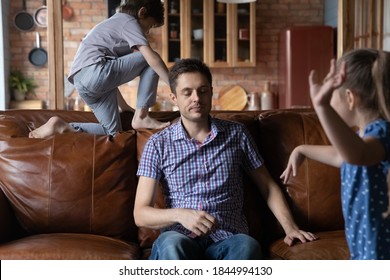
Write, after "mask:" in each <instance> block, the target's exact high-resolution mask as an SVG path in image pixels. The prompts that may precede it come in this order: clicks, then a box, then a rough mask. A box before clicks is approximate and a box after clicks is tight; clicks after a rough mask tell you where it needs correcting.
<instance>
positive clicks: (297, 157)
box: [280, 146, 305, 184]
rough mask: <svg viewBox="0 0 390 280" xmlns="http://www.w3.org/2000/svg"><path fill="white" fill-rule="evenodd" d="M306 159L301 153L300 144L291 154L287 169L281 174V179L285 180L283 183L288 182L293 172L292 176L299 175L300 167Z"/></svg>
mask: <svg viewBox="0 0 390 280" xmlns="http://www.w3.org/2000/svg"><path fill="white" fill-rule="evenodd" d="M304 159H305V156H304V155H302V154H301V153H300V151H299V146H298V147H296V148H295V149H294V150H293V151H292V153H291V155H290V158H289V160H288V163H287V167H286V169H285V170H284V171H283V173H282V175H280V179H282V180H283V184H287V182H288V180H289V179H290V177H291V173H292V176H296V175H297V171H298V168H299V166H301V164H302V162H303V161H304Z"/></svg>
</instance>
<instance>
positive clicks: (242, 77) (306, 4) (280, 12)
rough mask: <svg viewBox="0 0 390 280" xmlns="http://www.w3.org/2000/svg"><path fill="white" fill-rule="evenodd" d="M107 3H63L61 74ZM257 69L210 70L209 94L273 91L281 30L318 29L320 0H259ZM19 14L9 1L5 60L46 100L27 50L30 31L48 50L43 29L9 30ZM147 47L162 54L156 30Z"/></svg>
mask: <svg viewBox="0 0 390 280" xmlns="http://www.w3.org/2000/svg"><path fill="white" fill-rule="evenodd" d="M106 2H107V0H67V3H68V5H70V6H71V7H72V8H73V12H74V16H73V17H72V18H71V19H70V20H68V21H64V23H63V28H64V31H63V34H64V63H65V69H64V72H65V74H67V73H69V69H70V67H71V64H72V60H73V57H74V55H75V53H76V51H77V48H78V45H79V43H80V41H81V39H82V38H83V37H84V35H85V34H86V33H87V32H88V31H89V30H90V29H91V28H92V27H93V26H94V25H95V24H96V23H98V22H100V21H102V20H103V19H105V18H106V17H107V4H106ZM26 3H27V7H26V10H27V12H29V13H30V14H32V15H33V14H34V12H35V10H36V9H37V8H39V7H40V6H42V1H41V0H27V1H26ZM256 5H257V6H256V9H257V11H256V15H257V19H256V26H257V35H256V36H257V38H256V53H257V59H256V65H257V66H256V67H254V68H234V69H232V68H226V69H220V68H218V69H212V73H213V79H214V84H213V86H214V91H215V92H218V91H219V90H220V89H221V88H222V87H223V86H225V85H229V84H232V83H234V84H239V85H241V86H242V87H243V88H245V90H246V91H248V92H249V91H257V92H259V91H261V90H262V88H263V86H264V84H265V82H266V81H271V84H272V88H273V89H274V90H275V89H276V85H277V82H278V75H277V71H278V42H279V32H280V30H281V29H283V28H285V27H288V26H292V25H322V24H323V21H324V12H323V11H324V0H260V1H258V2H257V4H256ZM20 10H22V1H11V3H10V14H11V16H10V20H11V21H12V22H11V23H10V26H11V30H10V41H11V42H10V50H11V53H10V56H11V62H10V64H11V69H19V70H22V71H23V72H24V73H25V75H27V76H28V77H32V78H34V79H35V80H36V81H37V84H38V85H39V87H38V88H37V89H36V94H37V96H38V97H39V98H40V99H43V100H45V99H46V98H47V95H48V78H47V77H48V73H47V69H48V68H47V66H44V67H36V66H33V65H32V64H31V63H30V62H29V60H28V54H29V52H30V51H31V50H32V49H33V48H35V47H36V43H35V32H36V31H37V32H39V33H40V37H41V47H43V48H44V49H46V50H47V35H46V31H47V30H46V28H42V27H35V28H34V29H33V30H32V31H28V32H21V31H19V30H17V29H16V28H15V27H14V24H13V16H14V15H15V13H17V12H18V11H20ZM151 45H152V47H153V48H155V49H156V50H157V51H158V52H160V53H161V29H155V30H153V31H152V34H151ZM137 83H138V82H137V80H135V81H133V82H131V83H129V84H128V85H124V86H121V87H120V89H121V92H122V93H123V95H124V96H125V98H126V100H127V101H128V102H129V103H130V104H131V105H133V106H134V104H135V99H136V89H137ZM158 94H159V95H160V96H161V97H163V98H164V97H167V96H168V94H169V88H168V87H167V86H166V85H165V84H164V83H163V82H161V83H160V86H159V89H158Z"/></svg>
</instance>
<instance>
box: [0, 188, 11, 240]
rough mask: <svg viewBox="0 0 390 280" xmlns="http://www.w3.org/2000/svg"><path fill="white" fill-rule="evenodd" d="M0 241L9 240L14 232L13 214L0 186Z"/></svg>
mask: <svg viewBox="0 0 390 280" xmlns="http://www.w3.org/2000/svg"><path fill="white" fill-rule="evenodd" d="M0 225H1V226H0V243H3V242H6V241H9V240H10V239H11V238H12V236H13V233H14V232H15V216H14V213H13V211H12V208H11V206H10V204H9V202H8V199H7V198H6V196H5V195H4V193H3V190H2V189H1V188H0Z"/></svg>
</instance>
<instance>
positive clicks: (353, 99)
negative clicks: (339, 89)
mask: <svg viewBox="0 0 390 280" xmlns="http://www.w3.org/2000/svg"><path fill="white" fill-rule="evenodd" d="M345 94H346V95H347V103H348V109H349V110H350V111H352V109H353V108H356V106H357V105H358V104H357V102H358V98H357V95H356V93H355V92H353V91H352V90H350V89H346V90H345Z"/></svg>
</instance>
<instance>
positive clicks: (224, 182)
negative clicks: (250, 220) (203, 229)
mask: <svg viewBox="0 0 390 280" xmlns="http://www.w3.org/2000/svg"><path fill="white" fill-rule="evenodd" d="M210 122H211V133H210V134H209V136H208V137H207V138H206V140H205V141H204V142H203V143H199V142H198V141H196V140H195V139H190V138H189V137H188V134H187V133H186V131H185V129H184V127H183V126H182V123H181V121H178V122H177V123H175V124H173V125H171V126H170V127H168V128H166V129H164V130H162V131H160V132H158V133H156V134H154V135H152V136H151V137H150V138H149V140H148V142H147V143H146V145H145V148H144V151H143V154H142V158H141V162H140V164H139V169H138V173H137V175H138V176H144V177H149V178H153V179H156V180H159V181H160V182H161V183H162V188H163V193H164V197H165V203H166V207H167V208H187V209H197V210H203V211H206V212H208V213H209V214H210V215H212V216H214V217H215V218H216V219H217V224H218V228H217V229H216V230H215V231H214V232H213V233H211V234H210V237H211V238H212V239H213V240H214V241H219V240H224V239H226V238H227V237H229V236H232V235H233V234H237V233H248V225H247V222H246V219H245V216H244V213H243V188H242V184H243V176H244V174H245V173H244V172H245V171H246V172H247V171H250V170H253V169H256V168H258V167H260V166H261V165H262V164H263V159H262V158H261V156H260V154H259V152H258V150H257V147H256V145H255V143H254V141H253V139H252V137H251V136H250V134H249V132H248V131H247V129H246V128H245V126H244V125H243V124H240V123H235V122H231V121H225V120H219V119H214V118H210ZM243 171H244V172H243ZM164 230H174V231H178V232H181V233H183V234H186V235H190V231H188V230H187V229H186V228H184V227H183V226H182V225H180V224H175V225H172V226H169V227H167V228H165V229H164Z"/></svg>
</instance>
